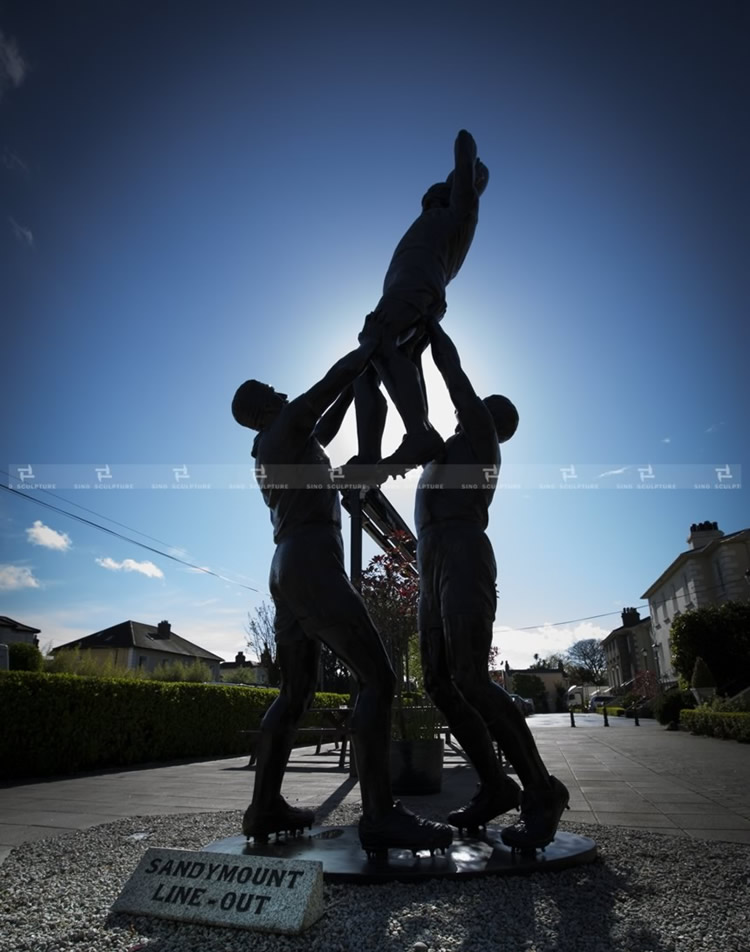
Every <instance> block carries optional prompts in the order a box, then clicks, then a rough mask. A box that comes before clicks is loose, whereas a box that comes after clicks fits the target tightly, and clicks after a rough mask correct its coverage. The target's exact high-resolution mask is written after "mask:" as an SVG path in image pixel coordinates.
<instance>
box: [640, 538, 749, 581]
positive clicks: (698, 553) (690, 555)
mask: <svg viewBox="0 0 750 952" xmlns="http://www.w3.org/2000/svg"><path fill="white" fill-rule="evenodd" d="M744 535H746V536H747V537H748V538H750V529H738V530H737V532H730V533H729V534H728V535H723V536H721V537H720V538H718V539H712V540H711V542H707V543H706V545H702V546H701V547H700V548H699V549H688V550H687V551H685V552H680V554H679V555H678V556H677V558H676V559H675V560H674V562H672V564H671V565H669V566H668V567H667V568H666V569H664V571H663V572H662V573H661V575H660V576H659V578H658V579H657V580H656V581H655V582H653V584H651V585H650V586H649V587H648V588H647V589H646V591H645V592H644V593H643V595H641V598H650V596H651V595H653V593H654V592H655V591H657V590H658V589H660V588H661V586H662V585H663V584H664V583H665V582H666V581H667V579H668V578H669V577H670V575H674V573H675V572H676V571H677V569H679V568H681V567H682V566H683V565H684V564H685V563H686V562H689V561H690V560H691V559H694V558H698V557H702V556H704V555H708V554H709V553H710V552H713V551H714V550H715V549H718V547H719V546H720V545H725V544H726V543H727V542H739V541H741V539H740V538H739V537H740V536H744Z"/></svg>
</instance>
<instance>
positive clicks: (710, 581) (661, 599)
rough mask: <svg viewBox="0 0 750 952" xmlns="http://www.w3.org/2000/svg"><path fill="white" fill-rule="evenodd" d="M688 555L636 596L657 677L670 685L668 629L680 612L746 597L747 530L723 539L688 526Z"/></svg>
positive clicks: (706, 526) (710, 529)
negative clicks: (647, 617)
mask: <svg viewBox="0 0 750 952" xmlns="http://www.w3.org/2000/svg"><path fill="white" fill-rule="evenodd" d="M687 544H688V549H687V551H685V552H681V553H680V554H679V555H678V556H677V558H676V559H675V560H674V562H672V564H671V565H669V566H668V568H666V569H665V570H664V571H663V572H662V574H661V575H660V576H659V578H658V579H657V580H656V581H655V582H654V583H653V584H652V585H651V586H649V588H647V589H646V591H645V592H644V593H643V595H642V596H641V597H642V598H647V599H648V606H649V611H650V612H651V625H652V629H653V635H654V641H653V644H654V653H655V663H656V665H657V671H658V672H659V676H660V678H661V680H662V681H667V682H671V681H675V680H676V679H677V675H676V672H675V670H674V668H673V667H672V652H671V646H670V643H669V629H670V627H671V625H672V622H673V621H674V620H675V618H678V617H679V616H680V615H681V614H682V613H683V612H686V611H690V610H691V609H694V608H704V607H706V606H709V605H722V604H723V603H724V602H729V601H743V600H745V599H747V598H748V596H750V587H748V579H749V578H750V529H740V530H739V531H738V532H732V533H730V534H729V535H725V534H724V533H723V532H722V531H721V529H720V528H719V527H718V525H717V524H716V523H715V522H698V523H693V525H691V526H690V534H689V535H688V537H687Z"/></svg>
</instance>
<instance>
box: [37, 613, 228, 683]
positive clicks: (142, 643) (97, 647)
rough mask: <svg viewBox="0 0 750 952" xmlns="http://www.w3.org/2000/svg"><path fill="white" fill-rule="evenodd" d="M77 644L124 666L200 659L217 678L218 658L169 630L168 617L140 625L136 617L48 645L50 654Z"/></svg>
mask: <svg viewBox="0 0 750 952" xmlns="http://www.w3.org/2000/svg"><path fill="white" fill-rule="evenodd" d="M72 648H78V649H80V650H81V651H91V652H96V654H97V656H98V657H101V658H108V659H111V660H112V661H113V662H114V663H115V664H118V665H122V666H123V667H127V668H145V670H146V671H153V670H154V669H155V668H157V667H158V666H159V665H160V664H174V663H175V662H176V661H181V662H182V663H183V664H190V663H191V662H192V661H200V662H202V663H203V664H205V665H206V666H207V667H208V668H209V669H210V671H211V676H212V678H213V680H215V681H218V679H219V665H220V664H221V661H222V659H221V658H220V657H219V656H218V655H215V654H213V653H212V652H210V651H206V649H205V648H201V647H200V646H199V645H195V644H193V642H192V641H188V640H187V639H186V638H182V637H180V635H178V634H176V633H175V632H174V631H172V626H171V625H170V623H169V622H168V621H160V622H159V624H158V625H144V624H143V623H142V622H139V621H123V622H120V624H119V625H113V626H112V627H111V628H105V629H104V630H103V631H97V632H95V633H94V634H93V635H88V636H87V637H85V638H79V639H78V640H77V641H69V642H68V643H67V644H64V645H58V646H57V648H53V649H52V653H53V654H57V653H58V652H59V651H68V650H70V649H72Z"/></svg>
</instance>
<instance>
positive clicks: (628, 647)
mask: <svg viewBox="0 0 750 952" xmlns="http://www.w3.org/2000/svg"><path fill="white" fill-rule="evenodd" d="M602 647H603V648H604V655H605V657H606V659H607V681H608V683H609V686H610V687H612V688H621V687H627V686H628V685H629V684H630V682H631V681H632V680H633V679H634V678H635V677H636V676H637V675H639V674H643V673H644V672H645V671H653V672H655V673H656V674H657V676H658V675H659V672H658V671H657V670H656V662H655V657H654V639H653V635H652V633H651V619H650V618H641V615H640V612H639V611H638V609H637V608H624V609H623V611H622V625H621V626H620V627H619V628H615V629H613V630H612V631H611V632H610V633H609V634H608V635H607V637H606V638H605V639H604V640H603V641H602Z"/></svg>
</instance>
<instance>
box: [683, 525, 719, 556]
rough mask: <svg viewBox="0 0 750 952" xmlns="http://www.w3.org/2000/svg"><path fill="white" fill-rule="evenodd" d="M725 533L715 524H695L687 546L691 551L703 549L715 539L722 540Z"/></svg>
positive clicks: (691, 527)
mask: <svg viewBox="0 0 750 952" xmlns="http://www.w3.org/2000/svg"><path fill="white" fill-rule="evenodd" d="M723 535H724V533H723V532H722V531H721V529H720V528H719V526H718V524H717V523H715V522H694V523H693V524H692V525H691V526H690V535H689V536H688V537H687V544H688V545H689V546H690V548H691V549H701V548H703V546H704V545H708V543H709V542H713V541H714V539H720V538H721V537H722V536H723Z"/></svg>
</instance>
